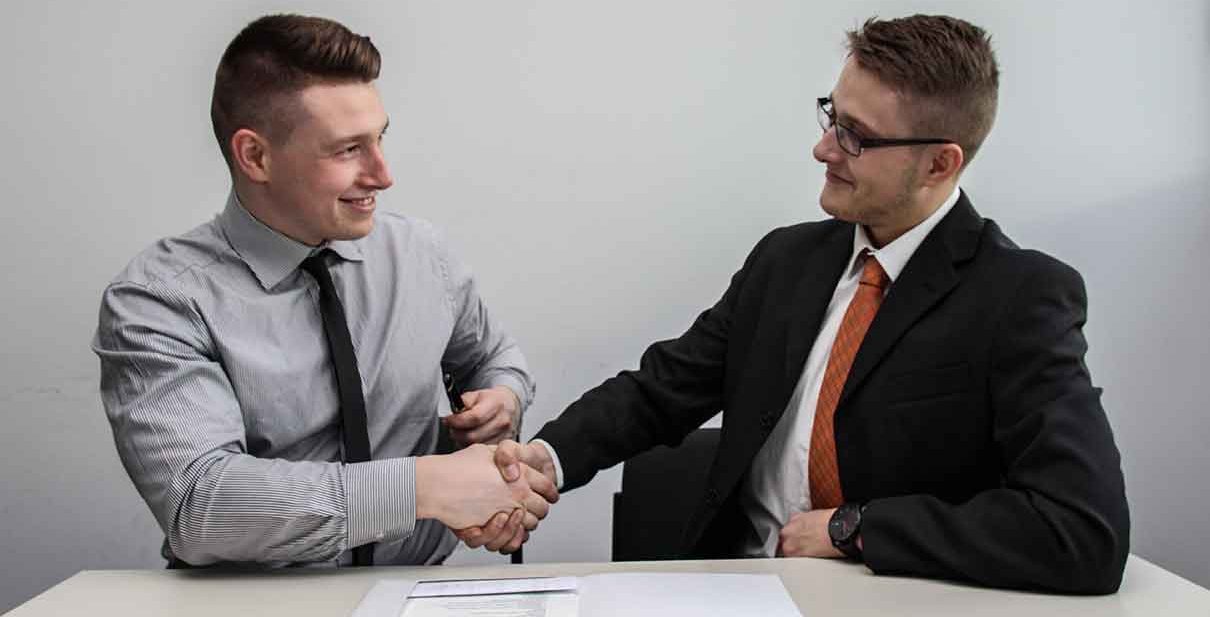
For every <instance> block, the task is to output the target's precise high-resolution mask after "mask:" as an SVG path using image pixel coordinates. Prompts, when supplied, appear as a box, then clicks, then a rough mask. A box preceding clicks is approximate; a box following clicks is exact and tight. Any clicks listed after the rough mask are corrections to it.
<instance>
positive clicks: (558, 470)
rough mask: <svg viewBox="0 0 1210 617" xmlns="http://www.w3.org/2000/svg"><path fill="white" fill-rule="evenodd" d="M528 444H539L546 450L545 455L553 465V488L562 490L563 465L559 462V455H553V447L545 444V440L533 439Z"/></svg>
mask: <svg viewBox="0 0 1210 617" xmlns="http://www.w3.org/2000/svg"><path fill="white" fill-rule="evenodd" d="M529 443H536V444H541V445H542V447H543V448H546V453H547V454H549V455H550V460H551V461H554V464H555V488H557V489H559V490H560V491H561V490H563V463H560V462H559V455H558V454H556V453H555V448H554V446H552V445H550V444H549V443H546V440H545V439H534V440H532V441H530V442H529Z"/></svg>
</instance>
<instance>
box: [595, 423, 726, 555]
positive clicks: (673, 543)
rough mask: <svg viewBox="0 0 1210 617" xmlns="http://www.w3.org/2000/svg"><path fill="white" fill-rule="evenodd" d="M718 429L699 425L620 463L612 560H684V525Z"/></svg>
mask: <svg viewBox="0 0 1210 617" xmlns="http://www.w3.org/2000/svg"><path fill="white" fill-rule="evenodd" d="M718 438H719V429H717V428H701V429H698V430H696V431H694V432H693V433H690V434H689V436H688V437H686V438H685V441H684V442H682V443H681V445H680V446H677V447H675V448H669V447H667V446H657V447H655V448H652V449H651V450H648V451H647V452H644V453H642V454H640V455H638V456H636V457H634V458H632V459H630V460H628V461H626V463H625V464H624V465H623V467H622V490H621V491H620V492H617V493H614V495H613V560H614V561H654V560H661V559H684V558H685V556H684V550H685V547H684V546H682V545H681V542H682V535H683V534H684V530H685V525H686V524H687V523H688V522H689V517H690V516H692V515H693V511H694V509H695V508H696V507H697V506H698V504H700V503H701V499H702V495H703V494H704V493H705V491H706V479H707V474H708V473H709V471H710V465H711V463H712V462H713V460H714V453H715V451H716V450H717V449H718Z"/></svg>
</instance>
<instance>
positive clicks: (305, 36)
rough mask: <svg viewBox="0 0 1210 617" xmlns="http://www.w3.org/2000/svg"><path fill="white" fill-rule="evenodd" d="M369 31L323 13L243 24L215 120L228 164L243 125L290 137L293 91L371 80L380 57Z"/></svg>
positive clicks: (222, 78)
mask: <svg viewBox="0 0 1210 617" xmlns="http://www.w3.org/2000/svg"><path fill="white" fill-rule="evenodd" d="M381 62H382V60H381V57H380V56H379V55H378V49H377V48H376V47H374V44H373V43H371V42H370V37H368V36H360V35H357V34H354V33H353V32H351V31H349V29H348V28H346V27H344V26H343V25H341V24H339V23H337V22H335V21H332V20H330V19H323V18H322V17H306V16H303V15H266V16H264V17H261V18H260V19H257V20H256V21H254V22H252V23H250V24H248V25H247V26H246V27H245V28H244V29H243V30H241V31H240V33H239V34H238V35H236V37H235V38H234V39H232V41H231V44H230V45H228V46H227V50H226V51H225V52H223V58H222V60H220V61H219V63H218V70H217V71H216V72H215V75H214V95H213V98H212V99H211V101H210V121H211V122H212V123H213V124H214V136H215V138H217V139H218V144H219V148H220V149H221V150H222V152H223V158H225V159H227V165H228V166H232V157H231V151H230V149H231V136H232V135H234V134H235V132H236V131H238V130H239V129H241V128H250V129H252V130H255V131H257V132H258V133H261V134H264V135H265V136H266V137H267V138H268V139H270V140H272V141H273V142H275V143H281V142H283V141H285V140H286V139H287V138H288V137H289V136H290V132H291V130H293V128H294V123H295V121H296V119H297V114H298V110H299V108H298V105H297V101H296V100H295V97H294V95H296V94H297V93H298V92H300V91H301V90H303V89H304V88H306V87H307V86H310V85H313V84H315V83H321V82H336V83H339V82H347V81H360V82H370V81H373V80H375V79H377V78H378V69H379V66H380V64H381Z"/></svg>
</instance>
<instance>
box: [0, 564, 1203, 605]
mask: <svg viewBox="0 0 1210 617" xmlns="http://www.w3.org/2000/svg"><path fill="white" fill-rule="evenodd" d="M642 571H665V572H740V573H754V572H770V573H775V574H778V575H780V576H781V580H782V583H783V584H785V586H786V589H787V590H789V592H790V596H791V597H793V598H794V601H795V602H796V603H797V604H798V608H799V610H800V611H801V612H802V614H803V615H804V617H816V616H829V617H830V616H832V615H846V616H847V615H878V616H879V617H885V616H886V615H928V616H929V617H940V616H944V615H962V616H963V617H969V616H970V615H978V616H979V617H994V616H996V615H1005V616H1010V615H1011V616H1012V617H1022V616H1024V617H1046V616H1049V615H1054V616H1056V617H1057V616H1062V617H1071V616H1078V615H1097V616H1099V617H1112V616H1118V615H1131V616H1138V617H1144V616H1146V617H1153V616H1154V617H1170V616H1176V615H1196V616H1197V617H1207V616H1210V590H1207V589H1204V588H1202V587H1199V586H1197V585H1195V584H1193V583H1191V582H1189V581H1187V580H1185V579H1183V578H1180V577H1179V576H1176V575H1175V574H1172V573H1170V572H1168V571H1166V570H1164V569H1162V568H1160V567H1158V566H1155V565H1154V564H1151V563H1150V562H1147V561H1146V560H1143V559H1140V558H1138V557H1134V556H1131V558H1130V561H1129V562H1128V563H1127V565H1126V578H1125V581H1124V582H1123V583H1122V589H1121V591H1120V592H1119V593H1118V594H1117V595H1112V596H1098V597H1071V596H1054V595H1043V594H1033V593H1022V592H1015V591H1002V590H994V589H981V588H976V587H970V586H966V585H959V584H954V583H948V582H942V581H931V580H923V579H915V578H901V577H888V576H874V575H873V574H871V573H870V572H869V570H867V569H866V568H865V567H864V566H861V565H858V564H852V563H846V562H842V561H833V560H822V559H760V560H752V559H745V560H734V561H664V562H641V563H640V562H635V563H574V564H560V563H549V564H526V565H520V566H512V565H500V566H459V567H447V566H442V567H431V568H415V567H409V568H394V567H378V568H348V569H341V570H329V569H298V570H290V571H283V572H271V573H230V572H228V573H221V572H211V571H205V570H192V571H179V570H177V571H167V570H93V571H84V572H81V573H79V574H77V575H75V576H73V577H71V578H69V579H67V580H66V581H64V582H62V583H60V584H58V585H56V586H55V587H53V588H51V589H49V590H47V591H46V592H45V593H43V594H42V595H40V596H38V597H36V598H34V599H32V600H30V601H29V602H27V603H25V604H23V605H21V606H19V607H17V608H16V609H14V610H13V611H12V612H11V613H9V616H10V617H51V616H54V617H60V616H63V615H87V616H88V617H140V616H142V615H148V616H152V615H154V616H157V617H159V616H161V615H176V616H181V617H189V616H192V615H197V616H204V617H245V616H250V615H254V616H256V617H275V616H279V615H280V616H281V617H310V616H312V615H314V616H316V617H319V616H321V615H322V616H324V617H332V616H340V617H344V616H346V615H349V614H350V613H351V612H352V611H353V607H355V606H356V605H357V603H358V602H359V601H360V600H361V596H362V595H363V594H364V593H365V592H366V591H367V590H369V588H370V587H371V586H372V585H373V584H374V582H375V581H376V580H378V579H380V578H391V577H416V578H422V577H429V578H493V577H496V578H498V577H504V576H555V575H559V576H579V575H585V574H596V573H602V572H642Z"/></svg>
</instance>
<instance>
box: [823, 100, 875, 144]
mask: <svg viewBox="0 0 1210 617" xmlns="http://www.w3.org/2000/svg"><path fill="white" fill-rule="evenodd" d="M829 96H830V97H831V98H832V111H833V113H835V114H836V118H837V119H838V120H840V121H841V122H844V123H845V124H847V125H849V126H851V127H853V128H855V129H858V130H860V131H861V132H862V136H863V137H871V133H877V132H878V131H875V130H874V129H871V128H870V125H868V124H866V123H865V122H862V121H861V120H860V119H859V118H855V117H853V116H852V115H850V114H849V113H848V112H845V111H841V110H840V109H838V108H837V105H836V95H835V94H829Z"/></svg>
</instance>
